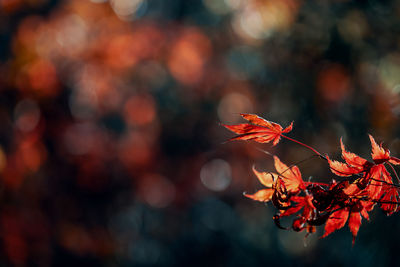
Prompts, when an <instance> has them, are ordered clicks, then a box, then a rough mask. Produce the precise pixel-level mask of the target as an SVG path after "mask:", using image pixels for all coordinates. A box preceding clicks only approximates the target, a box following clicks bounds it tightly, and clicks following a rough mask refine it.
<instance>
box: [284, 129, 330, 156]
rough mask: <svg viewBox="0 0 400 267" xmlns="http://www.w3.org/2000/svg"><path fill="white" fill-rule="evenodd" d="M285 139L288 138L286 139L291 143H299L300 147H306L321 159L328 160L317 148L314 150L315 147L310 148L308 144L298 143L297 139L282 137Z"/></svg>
mask: <svg viewBox="0 0 400 267" xmlns="http://www.w3.org/2000/svg"><path fill="white" fill-rule="evenodd" d="M281 136H282V137H283V138H286V139H288V140H290V141H292V142H295V143H297V144H299V145H301V146H304V147H306V148H308V149H311V150H312V152H314V153H315V154H317V155H318V156H319V157H321V158H323V159H324V160H326V157H324V156H323V155H322V154H321V153H319V152H318V151H317V150H316V149H315V148H313V147H311V146H309V145H306V144H304V143H302V142H300V141H297V140H296V139H293V138H290V137H288V136H286V135H283V134H282V135H281Z"/></svg>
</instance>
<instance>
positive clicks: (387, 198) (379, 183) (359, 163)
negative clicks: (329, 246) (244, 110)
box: [223, 114, 400, 243]
mask: <svg viewBox="0 0 400 267" xmlns="http://www.w3.org/2000/svg"><path fill="white" fill-rule="evenodd" d="M241 116H242V117H243V118H244V119H245V120H247V121H248V122H249V123H243V124H238V125H224V124H223V126H224V127H226V128H227V129H229V130H230V131H232V132H234V133H236V134H238V135H237V136H235V137H233V138H231V139H230V140H254V141H256V142H259V143H270V142H271V143H272V144H273V145H276V144H278V143H279V141H280V140H281V139H282V138H284V139H287V140H290V141H292V142H295V143H297V144H300V145H302V146H304V147H305V148H308V149H310V150H312V151H313V152H314V153H315V154H316V155H317V156H318V157H319V158H321V159H323V160H324V161H325V162H326V163H327V165H328V166H327V167H329V169H330V170H331V172H332V173H333V174H334V175H335V176H337V177H335V178H334V179H332V181H331V182H330V183H317V182H307V181H304V180H303V178H302V176H301V172H300V170H299V168H298V167H297V166H295V165H290V166H287V165H286V164H284V163H283V162H282V161H281V160H280V159H279V158H278V157H277V156H273V158H274V165H275V169H276V171H275V172H259V171H257V170H256V169H255V168H254V167H253V172H254V174H255V175H256V177H257V178H258V180H259V181H260V183H261V184H262V185H263V186H264V187H265V188H264V189H261V190H259V191H257V192H255V193H254V194H244V195H245V196H246V197H248V198H250V199H253V200H256V201H260V202H269V201H271V202H272V203H273V205H274V206H275V208H276V209H277V210H278V211H277V213H276V215H274V217H273V219H274V221H275V224H276V225H277V226H278V227H279V228H281V229H293V230H294V231H297V232H300V231H303V230H305V231H306V232H307V235H308V234H311V233H314V232H315V231H316V226H321V225H325V232H324V234H323V236H322V237H326V236H328V235H329V234H331V233H332V232H334V231H336V230H338V229H340V228H342V227H344V226H345V225H346V223H347V224H348V226H349V228H350V232H351V233H352V235H353V243H354V240H355V238H356V236H357V233H358V230H359V228H360V225H361V222H362V219H363V218H364V219H366V220H369V212H371V211H372V210H373V209H374V208H375V207H379V208H380V209H382V210H383V211H384V212H385V214H386V215H391V214H393V213H394V212H397V211H399V204H400V202H399V185H398V184H395V183H394V181H393V178H392V175H391V173H390V172H389V171H388V169H387V168H388V167H389V169H390V170H391V172H392V173H393V175H394V176H395V177H396V179H397V182H398V183H400V181H399V177H398V176H397V173H396V171H395V169H394V168H393V165H400V159H398V158H396V157H392V156H391V155H390V152H389V150H388V149H386V148H384V147H382V144H377V143H376V141H375V139H374V138H373V137H372V136H371V135H369V138H370V141H371V146H372V153H371V155H372V161H368V160H367V159H364V158H362V157H360V156H358V155H356V154H354V153H352V152H349V151H347V150H346V148H345V146H344V144H343V141H342V140H340V146H341V150H342V158H343V160H344V162H341V161H336V160H332V159H331V158H330V157H329V156H328V155H322V154H321V153H320V152H318V151H317V150H316V149H315V148H312V147H311V146H308V145H306V144H304V143H302V142H300V141H298V140H296V139H293V138H290V137H288V136H286V135H284V134H286V133H289V132H290V131H291V130H292V128H293V123H292V124H290V125H289V126H288V127H286V128H285V129H283V127H282V126H280V125H279V124H277V123H274V122H270V121H267V120H265V119H263V118H261V117H259V116H257V115H253V114H241ZM291 215H295V216H294V219H293V222H292V226H291V227H283V226H282V225H281V223H280V219H281V218H283V217H287V216H291Z"/></svg>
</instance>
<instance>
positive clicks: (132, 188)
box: [0, 0, 400, 266]
mask: <svg viewBox="0 0 400 267" xmlns="http://www.w3.org/2000/svg"><path fill="white" fill-rule="evenodd" d="M399 25H400V1H377V0H376V1H373V0H363V1H361V0H360V1H350V0H323V1H301V0H276V1H275V0H265V1H261V0H247V1H245V0H203V1H196V0H191V1H185V0H180V1H179V0H174V1H162V0H109V1H106V0H92V1H89V0H65V1H56V0H0V90H1V93H0V175H1V181H0V189H1V190H0V235H1V245H0V247H1V250H0V255H1V265H4V266H9V265H13V266H71V265H73V264H75V265H79V266H81V265H82V266H132V265H144V266H151V265H162V266H176V265H183V266H193V265H198V266H204V265H212V266H214V265H218V266H243V265H252V266H267V265H277V264H279V265H280V266H303V265H310V264H314V265H320V266H321V265H328V266H331V265H332V266H338V265H339V266H344V265H349V266H372V265H374V266H375V265H376V264H378V265H379V266H381V265H392V266H393V265H395V264H396V262H397V258H396V256H397V255H396V250H397V240H398V238H399V237H400V231H399V230H400V229H399V226H398V225H399V218H398V217H397V216H396V215H394V216H393V217H389V218H386V217H384V216H383V215H382V214H381V213H378V212H375V213H374V214H373V215H372V216H373V217H374V218H373V220H372V221H373V222H372V223H370V224H364V225H363V226H362V228H361V230H360V233H359V238H358V240H357V241H356V244H355V246H354V247H353V248H351V245H350V244H351V242H350V240H351V236H350V234H348V232H347V231H341V232H340V233H338V234H336V235H333V236H330V237H328V238H326V239H324V240H319V239H318V235H320V233H317V234H316V235H314V236H312V237H309V238H308V239H307V240H306V241H305V243H306V244H307V246H304V244H303V243H304V242H303V241H304V240H303V237H304V235H303V234H298V233H293V232H285V231H281V230H279V229H276V228H275V226H274V225H272V223H271V221H272V220H271V217H272V215H273V214H272V212H273V211H272V209H270V208H268V207H265V206H263V205H261V204H259V203H253V201H250V200H247V199H244V198H243V197H242V192H243V191H248V192H249V191H252V192H253V191H255V190H256V189H257V186H258V184H257V179H256V178H255V177H254V176H253V175H252V174H251V166H252V164H253V163H255V164H256V166H257V168H258V169H265V170H271V167H272V165H271V158H269V157H268V156H267V155H265V154H263V153H261V152H260V151H259V150H257V149H256V147H260V148H262V149H265V150H268V151H271V152H272V153H276V154H277V155H279V157H281V158H282V159H283V160H284V161H285V162H288V163H290V162H292V163H294V162H296V161H299V160H302V159H305V158H307V157H308V156H309V155H310V153H309V152H308V151H305V150H304V149H302V148H301V147H297V146H295V145H293V144H285V143H283V144H282V145H281V146H280V148H279V150H277V149H276V148H271V147H270V146H259V145H255V144H245V143H240V142H236V143H226V144H225V143H223V142H224V141H225V140H227V139H228V138H229V137H230V136H231V135H230V134H229V133H228V132H227V131H226V130H225V129H222V127H220V126H219V125H218V122H224V123H237V122H238V121H240V116H238V113H241V112H246V113H253V112H254V113H258V114H260V115H262V116H263V117H266V118H268V119H271V120H273V121H277V122H279V123H282V124H284V125H286V124H287V123H288V122H290V121H292V120H294V121H295V128H294V131H293V134H294V135H295V136H296V137H298V138H299V139H302V140H304V141H305V142H307V143H309V144H311V145H313V146H315V147H317V148H319V150H320V151H324V152H326V153H330V154H332V156H338V152H339V150H338V138H339V137H340V136H343V137H344V138H345V141H346V143H347V144H348V147H349V149H350V150H352V151H355V152H357V153H359V154H360V155H367V154H369V149H370V146H369V141H368V138H367V133H371V134H373V135H374V136H376V137H377V139H378V140H380V141H383V140H384V141H386V142H387V143H386V145H387V146H388V147H389V148H390V149H391V150H392V154H393V155H395V156H396V155H397V156H399V155H400V139H399V138H398V137H399V134H400V127H399V126H398V123H399V119H398V116H399V113H400V98H399V92H400V49H399V44H400V39H399V36H400V35H399V31H400V27H399ZM300 168H301V169H302V173H303V174H304V175H305V177H307V176H310V175H313V176H314V177H313V179H318V180H320V181H326V180H330V179H331V178H332V177H331V174H329V170H328V169H327V168H326V166H325V164H323V163H322V162H320V161H318V159H312V160H309V161H307V162H306V163H305V164H303V165H302V166H300ZM388 231H390V235H387V233H388Z"/></svg>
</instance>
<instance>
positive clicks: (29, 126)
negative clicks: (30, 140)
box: [14, 99, 40, 132]
mask: <svg viewBox="0 0 400 267" xmlns="http://www.w3.org/2000/svg"><path fill="white" fill-rule="evenodd" d="M14 119H15V125H16V126H17V128H18V129H20V130H21V131H23V132H29V131H32V130H33V129H34V128H35V127H36V125H37V124H38V122H39V119H40V109H39V106H38V105H37V104H36V102H35V101H33V100H31V99H24V100H22V101H20V102H19V103H18V104H17V106H16V107H15V110H14Z"/></svg>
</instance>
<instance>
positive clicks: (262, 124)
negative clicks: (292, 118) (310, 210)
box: [222, 114, 293, 145]
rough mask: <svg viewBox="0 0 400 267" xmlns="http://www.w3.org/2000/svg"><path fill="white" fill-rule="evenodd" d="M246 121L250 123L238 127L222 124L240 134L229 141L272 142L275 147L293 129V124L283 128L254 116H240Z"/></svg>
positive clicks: (237, 125)
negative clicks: (284, 134) (283, 135)
mask: <svg viewBox="0 0 400 267" xmlns="http://www.w3.org/2000/svg"><path fill="white" fill-rule="evenodd" d="M240 115H241V116H242V117H243V118H244V119H245V120H247V121H249V122H250V123H242V124H236V125H226V124H222V125H223V126H224V127H225V128H227V129H229V130H230V131H232V132H234V133H236V134H238V136H235V137H233V138H231V139H230V140H229V141H233V140H254V141H256V142H258V143H269V142H272V144H273V145H276V144H278V143H279V140H280V139H281V136H282V134H283V133H288V132H290V131H291V130H292V128H293V122H292V123H291V124H290V125H289V126H288V127H286V128H285V129H283V128H282V126H281V125H279V124H277V123H275V122H270V121H267V120H266V119H264V118H261V117H259V116H257V115H254V114H240Z"/></svg>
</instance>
